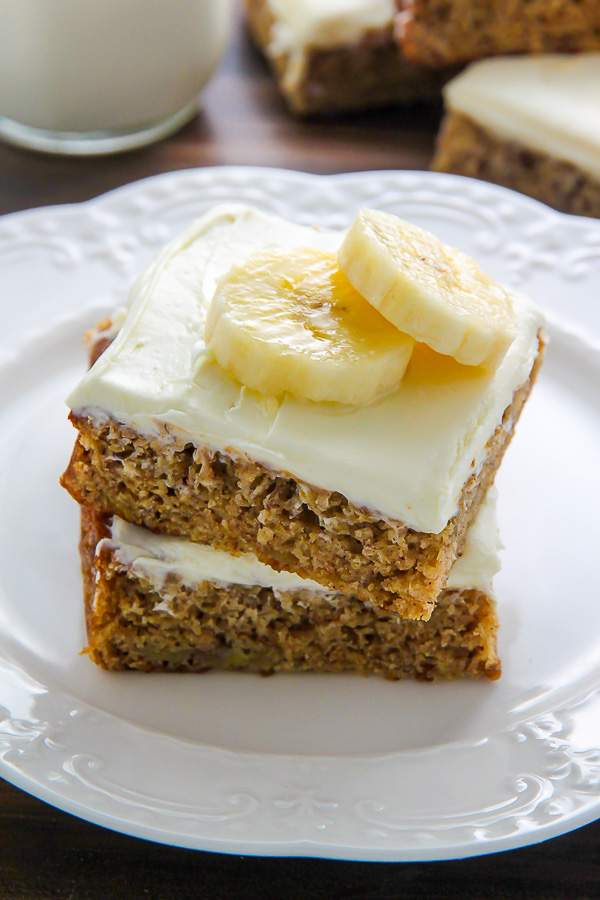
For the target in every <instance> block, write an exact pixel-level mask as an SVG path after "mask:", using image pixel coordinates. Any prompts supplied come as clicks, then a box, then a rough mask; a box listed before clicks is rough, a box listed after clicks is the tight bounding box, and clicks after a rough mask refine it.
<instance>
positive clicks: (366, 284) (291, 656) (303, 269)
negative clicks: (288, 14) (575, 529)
mask: <svg viewBox="0 0 600 900" xmlns="http://www.w3.org/2000/svg"><path fill="white" fill-rule="evenodd" d="M542 327H543V319H542V316H541V314H540V313H539V311H538V310H537V309H536V308H535V307H534V306H533V305H532V304H531V302H530V301H528V300H527V299H526V298H524V297H522V296H520V295H516V294H511V293H509V292H507V291H505V290H504V289H503V288H502V287H500V286H499V285H497V284H496V283H495V282H493V281H492V280H491V279H490V278H489V277H488V276H487V275H485V274H484V273H483V272H482V271H481V270H480V269H479V267H478V266H477V264H476V263H475V262H473V260H471V259H469V258H468V257H466V256H465V255H464V254H462V253H460V252H459V251H457V250H454V249H452V248H450V247H448V246H446V245H445V244H443V243H441V242H440V241H439V240H437V239H436V238H435V237H433V236H432V235H430V234H428V233H427V232H424V231H422V230H421V229H419V228H416V227H415V226H413V225H410V224H408V223H406V222H403V221H401V220H400V219H397V218H396V217H395V216H392V215H390V214H388V213H382V212H378V211H374V210H362V211H361V212H360V213H359V215H358V216H357V218H356V220H355V221H354V223H353V224H352V226H351V228H350V229H349V231H348V232H328V231H321V230H317V229H315V228H308V227H304V226H299V225H295V224H292V223H289V222H285V221H283V220H281V219H279V218H276V217H274V216H269V215H266V214H264V213H262V212H259V211H257V210H255V209H252V208H249V207H244V206H238V205H228V206H220V207H216V208H214V209H213V210H211V211H210V212H208V213H207V214H206V215H204V216H203V217H202V218H201V219H199V220H198V221H196V222H195V223H194V224H193V225H192V226H191V227H190V228H189V229H188V230H187V231H186V232H185V233H184V234H183V235H181V237H180V238H178V239H176V240H175V241H173V242H172V243H171V244H169V245H168V246H167V247H166V248H165V249H164V250H163V252H162V253H161V254H160V255H159V256H158V257H157V259H156V260H155V261H154V263H153V264H152V265H151V267H150V268H149V269H148V270H147V271H146V272H145V273H144V274H143V275H142V276H141V277H140V278H139V279H138V281H137V282H136V284H135V286H134V288H133V290H132V293H131V296H130V300H129V308H128V312H127V316H126V318H125V320H124V322H123V323H122V325H121V327H120V328H119V330H118V334H117V336H116V337H115V339H114V340H112V341H111V338H112V334H110V333H107V332H106V331H101V332H100V333H97V334H96V336H95V338H94V346H95V347H96V353H95V355H98V351H99V350H103V351H104V352H102V353H101V354H100V355H99V356H98V358H97V359H96V361H95V362H94V364H93V366H92V367H91V369H90V370H89V372H88V373H87V374H86V375H85V376H84V377H83V379H82V380H81V382H80V384H79V385H78V386H77V387H76V388H75V390H74V391H73V393H72V394H71V396H70V397H69V401H68V402H69V404H70V406H71V410H72V412H71V420H72V422H73V424H74V425H75V427H76V428H77V431H78V436H77V441H76V445H75V449H74V452H73V456H72V458H71V462H70V464H69V467H68V469H67V471H66V472H65V474H64V476H63V484H64V486H65V487H66V488H67V489H68V490H69V491H70V493H71V494H72V495H73V497H74V498H75V499H76V500H77V501H78V502H79V503H80V504H81V506H82V509H83V515H82V523H83V524H82V542H81V555H82V563H83V572H84V584H85V598H86V614H87V627H88V642H89V653H90V656H91V657H92V659H93V660H94V661H95V662H97V663H99V664H100V665H103V666H105V667H107V668H127V667H130V668H138V669H143V670H173V669H175V670H191V671H201V670H203V669H206V668H213V667H220V668H236V669H245V670H252V671H260V672H272V671H277V670H298V669H312V670H323V671H341V670H343V669H352V670H355V671H360V672H378V673H380V674H384V675H386V676H387V677H390V678H400V677H417V678H424V679H434V678H456V677H459V676H462V675H487V676H488V677H489V678H495V677H498V675H499V672H500V665H499V661H498V658H497V655H496V630H497V625H498V622H497V615H496V607H495V602H494V600H493V599H492V597H491V578H492V575H493V574H494V572H495V571H496V570H497V568H498V562H497V552H496V551H497V536H496V528H495V521H494V509H493V498H492V496H491V494H490V493H489V488H490V485H491V484H492V482H493V479H494V475H495V472H496V470H497V468H498V466H499V464H500V460H501V458H502V455H503V453H504V450H505V449H506V446H507V445H508V443H509V441H510V438H511V436H512V433H513V430H514V425H515V422H516V419H517V418H518V415H519V413H520V411H521V408H522V406H523V403H524V401H525V400H526V398H527V396H528V393H529V391H530V389H531V386H532V384H533V381H534V380H535V376H536V372H537V368H538V366H539V363H540V359H541V353H542V347H543V341H542V336H541V330H542ZM107 335H108V337H107ZM107 345H108V346H107Z"/></svg>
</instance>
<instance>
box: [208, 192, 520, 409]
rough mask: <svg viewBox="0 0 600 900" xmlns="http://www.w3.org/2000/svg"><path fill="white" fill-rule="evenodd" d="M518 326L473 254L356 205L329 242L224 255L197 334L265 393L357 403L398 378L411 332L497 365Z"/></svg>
mask: <svg viewBox="0 0 600 900" xmlns="http://www.w3.org/2000/svg"><path fill="white" fill-rule="evenodd" d="M515 330H516V316H515V313H514V310H513V307H512V304H511V300H510V296H509V295H508V294H507V292H506V291H505V290H504V289H503V288H502V287H501V286H500V285H498V284H496V282H494V281H493V280H492V279H491V278H489V277H488V276H487V275H485V273H483V272H482V271H481V269H480V268H479V266H478V265H477V263H475V262H474V260H472V259H471V258H470V257H468V256H466V255H465V254H464V253H461V252H460V251H459V250H455V249H453V248H452V247H449V246H447V245H446V244H443V243H442V242H441V241H439V240H438V239H437V238H436V237H434V236H433V235H431V234H429V233H428V232H427V231H423V230H422V229H421V228H417V227H416V226H415V225H411V224H409V223H408V222H404V221H402V219H399V218H397V217H396V216H393V215H390V214H388V213H383V212H378V211H376V210H370V209H363V210H361V211H360V212H359V214H358V216H357V217H356V219H355V221H354V223H353V224H352V226H351V228H350V230H349V231H348V233H347V235H346V237H345V239H344V241H343V243H342V245H341V247H340V250H339V251H338V253H337V254H335V253H329V252H326V251H323V250H317V249H313V248H310V247H301V248H297V249H295V250H292V251H288V250H280V249H271V250H267V251H264V252H259V253H254V254H252V255H251V256H249V257H248V258H247V259H245V260H244V261H243V262H242V263H240V264H238V265H234V266H232V268H231V269H230V270H229V272H228V273H227V274H226V275H225V276H224V278H222V279H221V281H220V282H219V283H218V285H217V289H216V291H215V294H214V296H213V299H212V302H211V305H210V307H209V309H208V314H207V318H206V325H205V332H204V334H205V339H206V341H207V343H208V345H209V347H210V349H211V351H212V353H213V355H214V357H215V359H216V361H217V362H218V364H219V365H220V366H221V368H223V369H224V370H225V371H226V372H228V373H229V374H230V375H233V376H234V377H235V378H237V379H238V380H239V381H241V382H242V383H243V384H245V385H246V386H247V387H249V388H251V389H253V390H256V391H259V392H260V393H262V394H268V395H275V396H276V395H279V394H283V393H285V392H288V393H291V394H294V395H295V396H297V397H301V398H303V399H307V400H313V401H316V402H323V401H334V402H337V403H345V404H365V403H370V402H371V401H372V400H374V399H375V398H376V397H378V396H379V395H381V394H385V393H387V392H388V391H391V390H392V389H393V388H395V387H396V386H397V385H398V384H399V383H400V381H401V380H402V376H403V375H404V372H405V370H406V367H407V365H408V362H409V359H410V356H411V353H412V350H413V346H414V344H415V341H420V342H422V343H424V344H427V345H428V346H429V347H431V348H432V349H433V350H435V351H437V352H438V353H440V354H444V355H446V356H452V357H454V359H456V360H457V361H458V362H460V363H463V364H465V365H470V366H479V365H481V366H483V367H485V368H494V367H495V366H497V365H498V364H499V362H500V361H501V359H502V358H503V356H504V355H505V353H506V351H507V349H508V347H509V346H510V344H511V343H512V341H513V339H514V336H515Z"/></svg>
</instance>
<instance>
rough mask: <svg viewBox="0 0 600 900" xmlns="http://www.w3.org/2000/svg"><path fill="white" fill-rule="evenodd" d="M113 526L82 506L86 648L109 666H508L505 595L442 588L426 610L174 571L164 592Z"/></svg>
mask: <svg viewBox="0 0 600 900" xmlns="http://www.w3.org/2000/svg"><path fill="white" fill-rule="evenodd" d="M108 533H109V532H108V529H107V526H106V519H105V517H103V516H101V515H99V514H98V513H96V512H94V511H93V510H86V509H83V510H82V532H81V544H80V550H81V561H82V571H83V577H84V595H85V609H86V624H87V634H88V647H87V652H88V654H89V656H90V658H91V659H92V660H93V661H94V662H95V663H96V664H97V665H99V666H102V667H103V668H106V669H128V668H129V669H137V670H141V671H144V672H151V671H160V672H168V671H177V672H184V671H187V672H202V671H206V670H208V669H212V668H217V669H232V670H239V671H248V672H259V673H261V674H263V675H268V674H271V673H273V672H286V671H301V670H312V671H321V672H341V671H344V670H352V671H355V672H359V673H361V674H364V675H367V674H378V675H383V676H385V677H386V678H389V679H392V680H397V679H400V678H416V679H419V680H423V681H432V680H440V679H455V678H461V677H480V676H485V677H486V678H488V679H490V680H495V679H497V678H499V677H500V672H501V666H500V662H499V660H498V656H497V652H496V633H497V629H498V619H497V614H496V605H495V602H494V600H493V599H491V598H490V597H489V596H487V595H486V594H485V593H483V592H481V591H478V590H462V591H458V590H452V591H445V592H443V593H442V595H441V597H440V599H439V602H438V605H437V607H436V610H435V612H434V614H433V616H432V617H431V619H430V620H429V621H428V622H420V621H406V620H400V619H398V618H397V617H396V616H395V615H390V614H388V613H386V612H384V611H382V610H379V609H377V608H376V607H373V606H372V605H370V604H365V603H363V602H362V601H360V600H358V599H357V598H356V597H352V596H348V597H344V596H341V595H339V594H336V595H332V594H320V593H316V592H312V591H308V590H304V589H302V590H293V591H289V590H286V591H274V590H273V589H271V588H266V587H259V586H243V585H233V584H228V585H223V584H219V583H217V582H210V581H204V582H201V583H200V584H198V585H195V586H190V585H186V584H184V583H182V582H181V581H180V580H178V579H177V578H176V577H175V576H174V577H173V579H172V580H171V581H170V582H168V583H166V584H165V585H164V587H163V588H162V590H161V592H160V594H159V593H157V592H156V590H155V589H154V588H153V586H152V585H151V584H149V583H147V582H146V581H145V580H144V578H143V577H140V576H139V574H133V573H132V572H131V571H128V570H127V567H126V566H124V565H122V564H121V563H119V562H118V561H117V560H116V558H115V556H114V553H113V551H112V549H111V547H110V544H109V543H107V542H104V543H100V544H99V541H101V539H102V538H103V537H106V536H107V534H108Z"/></svg>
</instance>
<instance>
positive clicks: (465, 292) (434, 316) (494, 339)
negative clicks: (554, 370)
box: [338, 209, 516, 369]
mask: <svg viewBox="0 0 600 900" xmlns="http://www.w3.org/2000/svg"><path fill="white" fill-rule="evenodd" d="M338 260H339V264H340V268H341V270H342V271H343V272H344V273H345V274H346V275H347V276H348V279H349V280H350V281H351V283H352V284H353V285H354V287H355V288H356V290H357V291H359V292H360V293H361V294H362V295H363V297H365V298H366V299H367V300H368V301H369V303H372V304H373V306H374V307H375V308H376V309H378V310H379V311H380V312H381V314H382V315H384V316H385V317H386V319H388V320H389V321H390V322H393V324H394V325H395V326H396V327H397V328H399V329H400V331H403V332H406V333H407V334H410V335H411V336H412V337H414V338H415V340H417V341H422V342H423V343H425V344H428V346H429V347H431V348H432V349H433V350H436V351H437V352H438V353H444V354H446V355H448V356H453V357H454V359H456V360H458V362H460V363H464V364H465V365H469V366H479V365H481V366H484V367H485V368H488V369H494V368H496V366H497V365H498V364H499V362H500V361H501V359H502V358H503V356H504V355H505V353H506V351H507V350H508V348H509V346H510V344H511V343H512V341H513V340H514V337H515V334H516V316H515V313H514V310H513V307H512V303H511V300H510V296H509V295H508V293H507V292H506V291H505V290H504V288H502V287H501V286H500V285H499V284H496V282H495V281H493V280H492V279H491V278H490V277H489V276H488V275H486V274H485V273H484V272H482V271H481V269H480V268H479V266H478V265H477V263H476V262H475V261H474V260H472V259H471V258H470V257H468V256H467V255H466V254H464V253H461V252H460V250H455V249H453V248H452V247H449V246H448V245H447V244H443V243H442V242H441V241H440V240H438V239H437V238H436V237H434V236H433V235H432V234H429V233H428V232H427V231H423V229H421V228H417V227H416V226H415V225H411V224H409V223H408V222H404V221H402V219H399V218H397V217H396V216H393V215H390V214H389V213H384V212H379V211H377V210H372V209H363V210H361V211H360V212H359V214H358V216H357V217H356V219H355V220H354V222H353V224H352V226H351V228H350V230H349V232H348V234H347V235H346V238H345V239H344V241H343V243H342V246H341V247H340V250H339V253H338Z"/></svg>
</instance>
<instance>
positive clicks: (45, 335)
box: [0, 168, 600, 860]
mask: <svg viewBox="0 0 600 900" xmlns="http://www.w3.org/2000/svg"><path fill="white" fill-rule="evenodd" d="M222 200H241V201H246V202H250V203H253V204H256V205H257V206H259V207H261V208H263V209H266V210H269V211H273V212H276V213H280V214H282V215H284V216H288V217H290V218H291V219H295V220H298V221H300V222H303V223H311V222H315V223H318V224H320V225H323V226H333V227H336V226H344V225H346V224H347V223H349V222H350V220H351V218H352V216H353V214H354V212H355V211H356V209H357V208H358V207H359V206H362V205H372V206H378V207H381V208H384V209H389V210H391V211H393V212H396V213H399V214H401V215H403V216H405V217H407V218H410V219H413V220H414V221H416V222H418V223H419V224H421V225H424V226H426V227H427V228H430V229H431V230H433V231H435V232H437V233H438V234H440V235H441V236H442V237H443V238H445V239H446V240H448V241H450V242H451V243H453V244H456V245H458V246H459V247H462V248H463V249H464V250H466V251H467V252H469V253H471V254H473V255H474V256H476V257H477V258H478V259H479V260H480V261H481V263H482V264H483V266H484V267H485V268H487V269H488V270H490V271H491V272H492V273H493V274H494V275H496V276H498V277H499V278H501V279H502V280H503V281H505V282H508V283H509V284H511V285H512V286H514V287H517V288H519V289H522V290H524V291H527V292H529V293H530V294H531V295H533V296H534V297H535V299H536V300H537V301H538V302H539V303H540V304H541V305H543V306H544V307H545V308H546V309H547V310H548V312H549V313H550V314H551V315H552V319H553V324H552V326H551V329H550V333H551V337H552V343H551V345H550V350H549V352H548V357H547V361H546V364H545V366H544V368H543V374H542V376H541V378H540V382H539V384H538V386H537V388H536V390H535V391H534V394H533V396H532V399H531V401H530V403H529V404H528V406H527V407H526V409H525V412H524V415H523V418H522V421H521V423H520V424H519V427H518V433H517V436H516V438H515V441H514V442H513V444H512V446H511V448H510V450H509V452H508V454H507V457H506V460H505V462H504V464H503V467H502V470H501V473H500V476H499V479H498V480H499V487H500V525H501V530H502V534H503V538H504V542H505V544H506V550H505V552H504V568H503V571H502V573H501V575H500V576H499V577H498V579H497V594H498V597H499V602H500V614H501V620H502V630H501V638H500V651H501V655H502V658H503V662H504V675H503V677H502V679H501V681H500V682H498V683H496V684H479V683H477V684H475V683H464V684H463V683H461V684H442V685H430V684H405V683H396V684H392V683H388V682H386V681H384V680H381V679H378V678H371V679H363V678H360V677H354V676H351V675H348V676H331V675H329V676H322V675H321V676H318V675H295V676H284V675H279V676H276V677H274V678H271V679H263V678H260V677H257V676H252V675H240V674H234V673H209V674H206V675H202V676H194V675H187V676H186V675H182V676H178V675H138V674H129V673H122V674H108V673H105V672H102V671H100V670H98V669H96V668H95V667H94V666H93V665H92V664H91V663H90V662H89V661H88V660H87V658H86V657H81V656H79V655H78V652H79V650H80V649H81V647H82V646H83V644H84V641H85V638H84V629H83V615H82V602H81V586H80V579H79V563H78V556H77V550H76V544H77V530H78V524H77V510H76V508H75V504H74V503H73V502H72V501H71V500H70V498H69V497H68V496H67V495H66V493H65V492H64V491H62V490H61V489H60V488H59V487H58V476H59V474H60V472H61V471H62V469H63V468H64V466H65V464H66V462H67V458H68V455H69V452H70V448H71V444H72V442H73V437H74V433H73V430H72V429H71V427H70V426H69V425H68V423H67V422H66V410H65V407H64V403H63V398H64V396H65V395H66V394H67V392H68V390H69V388H70V387H71V385H72V384H73V383H74V382H75V380H76V379H77V378H78V377H79V376H80V374H81V373H82V372H83V370H84V366H85V359H84V355H83V351H82V350H81V349H80V343H79V341H80V336H81V334H82V332H83V331H84V330H85V329H86V328H87V327H89V326H91V325H92V324H93V323H94V321H95V320H96V319H97V318H98V317H99V316H100V315H102V314H104V313H107V312H109V311H110V310H111V309H112V308H113V307H114V306H115V305H117V304H118V303H121V302H122V301H123V300H124V298H125V295H126V292H127V288H128V285H129V284H130V282H131V281H132V279H133V277H134V276H135V274H136V273H137V272H138V271H139V270H140V268H141V267H142V266H144V264H145V263H147V262H148V261H149V259H150V258H151V256H152V255H153V254H154V253H155V251H156V250H157V249H158V248H159V246H160V245H161V244H163V243H164V242H165V241H166V240H167V239H168V238H170V237H171V236H172V235H173V234H175V233H176V232H177V231H178V230H180V229H182V228H183V227H184V226H185V225H186V224H187V223H188V222H189V220H190V219H192V218H193V217H194V216H197V215H198V214H199V213H201V212H203V211H204V210H205V209H207V208H208V207H209V206H211V205H212V204H214V203H216V202H219V201H222ZM599 269H600V223H598V222H594V221H589V220H578V219H573V218H569V217H566V216H561V215H559V214H557V213H553V212H551V211H550V210H548V209H546V208H545V207H543V206H541V205H539V204H537V203H534V202H532V201H529V200H527V199H524V198H522V197H520V196H517V195H515V194H511V193H509V192H507V191H504V190H502V189H500V188H496V187H493V186H490V185H484V184H479V183H477V182H473V181H469V180H466V179H461V178H455V177H449V176H442V175H433V174H422V173H409V172H393V173H389V172H378V173H363V174H357V175H350V176H337V177H325V178H319V177H316V176H308V175H303V174H300V173H294V172H282V171H267V170H264V169H249V168H243V169H242V168H234V169H231V168H226V169H203V170H199V171H188V172H177V173H173V174H169V175H165V176H161V177H158V178H154V179H151V180H149V181H144V182H140V183H138V184H133V185H130V186H128V187H126V188H123V189H121V190H118V191H116V192H114V193H112V194H109V195H107V196H104V197H101V198H99V199H97V200H94V201H93V202H90V203H86V204H83V205H79V206H74V207H61V208H55V209H42V210H34V211H32V212H27V213H23V214H17V215H13V216H9V217H7V218H5V219H3V220H2V221H0V316H1V328H0V720H1V722H0V773H1V774H2V775H3V776H4V777H5V778H7V779H8V780H9V781H12V782H14V783H15V784H16V785H18V786H19V787H21V788H24V789H25V790H27V791H30V792H31V793H32V794H35V795H37V796H38V797H41V798H42V799H44V800H47V801H49V802H50V803H53V804H55V805H56V806H58V807H61V808H63V809H66V810H68V811H70V812H73V813H75V814H77V815H79V816H82V817H84V818H86V819H89V820H90V821H93V822H97V823H100V824H102V825H107V826H109V827H111V828H114V829H117V830H119V831H123V832H126V833H129V834H133V835H138V836H141V837H146V838H152V839H153V840H157V841H163V842H165V843H171V844H179V845H183V846H186V847H196V848H201V849H208V850H219V851H226V852H232V853H246V854H247V853H254V854H268V855H280V854H282V855H283V854H284V855H312V856H328V857H339V858H349V859H370V860H418V859H444V858H452V857H460V856H468V855H474V854H479V853H486V852H491V851H495V850H502V849H507V848H511V847H519V846H523V845H525V844H529V843H532V842H535V841H539V840H543V839H545V838H548V837H551V836H553V835H557V834H561V833H563V832H565V831H568V830H570V829H572V828H575V827H577V826H579V825H582V824H585V823H586V822H590V821H591V820H592V819H594V818H596V817H597V816H598V815H599V814H600V788H599V783H600V781H599V779H600V749H599V748H600V690H599V686H600V602H599V600H600V597H599V596H598V593H599V589H598V577H597V570H598V546H597V533H598V515H599V513H598V510H599V509H600V503H599V501H600V471H599V460H600V353H599V350H598V343H597V339H598V336H599V335H600V305H599V304H598V297H597V294H598V279H599Z"/></svg>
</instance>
